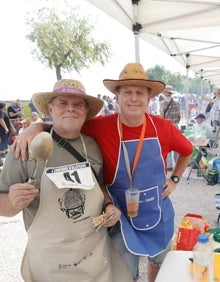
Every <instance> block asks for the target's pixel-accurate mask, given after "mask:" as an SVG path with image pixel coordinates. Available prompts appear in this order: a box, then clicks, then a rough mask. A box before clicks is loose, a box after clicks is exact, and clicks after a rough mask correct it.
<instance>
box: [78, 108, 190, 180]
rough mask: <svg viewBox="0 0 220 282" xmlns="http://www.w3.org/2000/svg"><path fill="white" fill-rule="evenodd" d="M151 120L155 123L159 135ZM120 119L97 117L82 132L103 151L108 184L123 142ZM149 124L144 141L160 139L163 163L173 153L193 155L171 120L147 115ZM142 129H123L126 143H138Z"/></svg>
mask: <svg viewBox="0 0 220 282" xmlns="http://www.w3.org/2000/svg"><path fill="white" fill-rule="evenodd" d="M149 116H150V117H151V118H152V120H153V123H154V125H155V127H156V130H157V133H156V132H155V129H154V127H153V125H152V122H151V120H150V118H149ZM117 117H118V114H114V115H108V116H98V117H95V118H93V119H91V120H89V121H87V122H86V123H85V124H84V126H83V129H82V132H83V133H85V134H87V135H89V136H92V137H93V138H94V139H95V140H96V141H97V143H98V144H99V146H100V148H101V151H102V154H103V158H104V176H105V182H106V183H107V184H109V183H111V182H112V180H113V177H114V174H115V169H116V164H117V160H118V150H119V144H120V138H119V134H118V127H117ZM146 122H147V124H146V133H145V138H146V137H147V138H150V137H156V135H158V139H159V143H160V146H161V152H162V156H163V158H164V161H165V160H166V157H167V154H168V153H169V152H170V151H175V152H177V153H179V154H180V155H182V156H188V155H189V154H191V153H192V150H193V148H192V144H191V143H190V142H189V141H188V140H187V139H186V138H185V137H184V136H183V134H182V133H181V132H180V131H179V130H178V129H177V128H176V127H175V126H174V125H173V124H172V123H171V122H170V121H169V120H166V119H163V118H161V117H158V116H154V115H148V114H146ZM141 129H142V125H141V126H137V127H128V126H126V125H123V140H134V139H139V138H140V134H141ZM165 163H166V162H165Z"/></svg>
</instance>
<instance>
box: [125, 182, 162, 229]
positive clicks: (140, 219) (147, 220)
mask: <svg viewBox="0 0 220 282" xmlns="http://www.w3.org/2000/svg"><path fill="white" fill-rule="evenodd" d="M160 219H161V207H160V204H159V187H158V186H154V187H150V188H147V189H145V190H142V191H140V201H139V210H138V216H136V217H132V218H131V224H132V226H133V227H134V228H135V229H137V230H149V229H152V228H154V227H155V226H156V225H157V224H158V223H159V222H160Z"/></svg>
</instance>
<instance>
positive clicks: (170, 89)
mask: <svg viewBox="0 0 220 282" xmlns="http://www.w3.org/2000/svg"><path fill="white" fill-rule="evenodd" d="M163 92H169V93H171V94H173V93H174V91H173V87H172V86H170V85H166V87H165V88H164V91H163Z"/></svg>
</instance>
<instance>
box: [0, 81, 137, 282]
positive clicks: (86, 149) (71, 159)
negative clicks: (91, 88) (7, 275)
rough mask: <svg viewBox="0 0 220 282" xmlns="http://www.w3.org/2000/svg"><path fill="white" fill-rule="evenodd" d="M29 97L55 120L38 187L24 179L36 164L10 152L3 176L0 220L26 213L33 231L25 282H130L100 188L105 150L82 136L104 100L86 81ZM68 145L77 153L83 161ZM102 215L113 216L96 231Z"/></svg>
mask: <svg viewBox="0 0 220 282" xmlns="http://www.w3.org/2000/svg"><path fill="white" fill-rule="evenodd" d="M32 98H33V102H34V104H35V105H36V107H37V108H38V110H39V111H40V112H42V113H45V114H46V115H48V116H50V117H51V118H52V119H53V127H52V129H51V134H52V137H53V139H54V140H53V146H54V149H53V152H52V155H51V157H50V158H49V160H48V161H47V162H46V163H45V162H40V163H39V165H38V170H37V175H36V180H35V183H32V182H29V181H27V179H29V178H32V173H33V170H34V168H35V166H36V164H35V161H34V160H27V161H25V162H23V161H22V160H21V158H19V159H15V156H14V153H13V152H10V153H9V154H8V156H7V158H6V161H5V163H6V165H5V166H3V171H2V172H1V174H0V215H1V216H13V215H16V214H17V213H19V212H20V211H23V215H24V223H25V227H26V230H27V231H28V233H27V235H28V243H27V247H26V251H25V254H24V258H23V262H22V277H23V279H24V281H28V282H54V281H60V282H61V281H65V282H72V281H82V282H104V281H105V282H116V281H122V282H131V281H132V277H131V275H130V272H129V269H128V267H127V266H126V264H125V263H124V261H123V259H122V257H121V256H120V254H119V253H118V251H117V250H116V249H115V248H114V245H113V244H112V241H111V239H110V238H109V235H108V233H107V228H105V227H111V226H112V225H114V224H115V223H116V222H117V221H118V220H119V218H120V215H121V213H120V211H119V210H118V209H117V208H116V207H114V206H111V205H108V204H107V203H106V201H105V198H104V195H103V193H102V190H101V188H100V186H104V182H103V173H102V172H103V170H102V166H103V160H102V155H101V152H100V149H99V147H98V145H97V143H96V142H95V141H94V139H93V138H91V137H89V136H86V135H84V134H81V133H80V130H81V127H82V125H83V124H84V122H85V121H86V120H89V119H91V118H92V117H94V116H95V115H96V114H97V113H98V112H99V111H100V110H101V108H102V105H103V102H102V101H101V100H98V99H97V98H95V97H93V96H89V95H86V92H85V88H84V86H83V85H82V83H81V82H79V81H77V80H69V79H63V80H59V81H57V82H56V83H55V85H54V89H53V91H51V92H43V93H36V94H34V95H33V96H32ZM19 141H20V140H18V141H17V142H19ZM64 144H69V146H70V147H71V148H72V147H74V148H75V150H76V151H77V152H78V153H79V154H80V155H81V157H82V158H83V160H84V161H83V162H81V161H79V160H78V156H76V155H72V154H71V153H70V150H66V148H65V147H64ZM36 150H37V149H36ZM102 211H109V212H110V214H111V218H109V220H108V221H106V222H105V223H104V225H103V226H105V227H104V228H103V227H102V228H99V229H97V230H96V229H95V228H94V227H93V226H92V222H93V218H96V217H97V216H99V215H100V214H101V213H102ZM39 258H44V259H39Z"/></svg>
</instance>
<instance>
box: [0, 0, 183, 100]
mask: <svg viewBox="0 0 220 282" xmlns="http://www.w3.org/2000/svg"><path fill="white" fill-rule="evenodd" d="M45 1H46V0H44V1H40V0H38V1H36V0H35V1H34V0H19V1H17V0H7V1H4V2H2V4H1V12H0V13H1V15H0V34H1V44H0V77H1V90H0V91H1V92H0V93H1V94H0V100H2V101H5V100H7V101H8V100H15V99H21V100H30V98H31V95H32V94H33V93H36V92H47V91H51V90H52V89H53V85H54V83H55V81H56V75H55V70H53V71H52V70H49V69H46V68H45V66H44V65H42V64H41V63H40V62H38V61H37V60H35V59H33V57H32V55H31V47H30V43H29V41H28V40H27V39H26V37H25V34H26V32H27V27H26V26H25V18H26V15H27V12H28V11H31V10H32V9H36V6H35V4H36V2H37V4H38V7H39V5H40V7H42V5H44V4H45ZM100 1H101V0H100ZM43 3H44V4H43ZM72 3H74V5H80V6H82V8H81V9H82V11H85V12H87V13H89V14H90V17H91V18H92V19H93V18H94V21H95V22H97V24H96V27H95V31H96V34H97V40H100V41H108V42H110V45H111V50H112V52H113V56H112V57H111V59H110V62H109V63H106V64H105V65H104V66H101V64H96V65H94V66H92V67H90V68H89V69H86V70H83V71H81V72H80V75H79V74H77V73H75V72H72V73H63V78H73V79H78V80H80V81H81V82H82V83H83V84H84V86H85V88H86V92H87V94H89V95H92V96H97V94H99V93H100V94H101V95H109V96H112V95H113V94H111V93H110V92H109V91H108V90H107V89H106V88H105V87H104V86H103V83H102V81H103V79H118V76H119V73H120V72H121V70H122V69H123V67H124V66H125V65H126V64H127V63H129V62H135V45H134V36H133V34H132V32H130V31H129V30H127V29H126V28H125V27H123V26H122V25H121V24H119V23H118V22H116V21H115V20H113V19H112V18H110V17H109V16H107V15H106V14H104V13H102V12H101V11H99V10H98V9H96V8H95V7H93V6H92V5H91V4H89V3H88V2H87V1H85V0H72ZM12 7H13V9H12ZM140 62H141V63H142V65H143V66H144V68H145V69H148V68H151V67H154V66H155V65H156V64H158V65H162V66H164V67H165V68H166V69H168V70H170V71H171V72H181V73H183V74H185V70H184V68H183V67H182V66H181V65H179V64H178V63H177V62H176V61H175V60H174V59H172V58H171V57H169V56H168V55H166V54H165V53H163V52H162V51H160V50H158V49H156V48H155V47H153V46H151V45H150V44H148V43H146V42H144V41H141V40H140Z"/></svg>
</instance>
